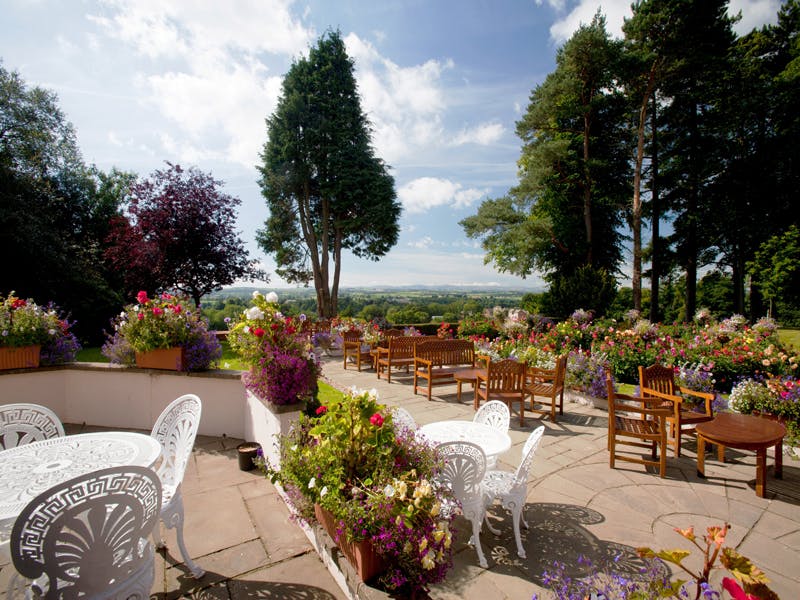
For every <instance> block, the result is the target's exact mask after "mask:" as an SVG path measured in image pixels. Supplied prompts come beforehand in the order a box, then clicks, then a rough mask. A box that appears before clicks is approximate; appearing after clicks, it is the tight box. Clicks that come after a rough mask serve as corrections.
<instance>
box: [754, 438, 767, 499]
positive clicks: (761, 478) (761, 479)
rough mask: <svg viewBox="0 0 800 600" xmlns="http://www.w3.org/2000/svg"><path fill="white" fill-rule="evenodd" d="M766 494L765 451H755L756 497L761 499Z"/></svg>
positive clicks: (762, 449)
mask: <svg viewBox="0 0 800 600" xmlns="http://www.w3.org/2000/svg"><path fill="white" fill-rule="evenodd" d="M766 493H767V449H766V448H761V449H760V450H756V496H758V497H759V498H763V497H764V496H765V495H766Z"/></svg>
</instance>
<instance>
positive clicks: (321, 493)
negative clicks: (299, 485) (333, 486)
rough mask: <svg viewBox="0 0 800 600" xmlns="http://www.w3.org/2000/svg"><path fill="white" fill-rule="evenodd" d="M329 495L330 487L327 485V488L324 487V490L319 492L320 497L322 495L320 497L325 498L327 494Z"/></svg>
mask: <svg viewBox="0 0 800 600" xmlns="http://www.w3.org/2000/svg"><path fill="white" fill-rule="evenodd" d="M327 493H328V486H327V485H326V486H324V487H323V488H322V489H321V490H320V491H319V495H320V496H324V495H325V494H327Z"/></svg>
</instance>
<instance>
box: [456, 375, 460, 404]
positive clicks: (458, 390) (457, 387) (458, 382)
mask: <svg viewBox="0 0 800 600" xmlns="http://www.w3.org/2000/svg"><path fill="white" fill-rule="evenodd" d="M456 398H458V401H459V403H460V402H461V381H460V380H459V381H456Z"/></svg>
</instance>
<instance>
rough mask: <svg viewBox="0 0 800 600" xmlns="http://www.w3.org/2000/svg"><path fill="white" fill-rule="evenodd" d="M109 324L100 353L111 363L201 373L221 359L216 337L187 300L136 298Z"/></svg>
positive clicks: (140, 295) (141, 294)
mask: <svg viewBox="0 0 800 600" xmlns="http://www.w3.org/2000/svg"><path fill="white" fill-rule="evenodd" d="M136 300H137V303H136V304H130V305H128V306H126V307H125V308H124V309H123V311H122V312H121V313H120V314H119V315H118V316H117V317H116V318H115V319H114V320H113V321H112V325H113V328H114V332H113V334H110V335H109V336H108V339H107V340H106V343H105V344H104V345H103V348H102V352H103V354H104V355H105V356H106V357H108V358H109V359H110V360H111V362H112V363H117V364H127V365H131V366H133V365H135V366H138V367H141V368H153V369H167V370H174V371H202V370H205V369H208V368H209V367H210V366H211V364H212V363H214V362H215V361H217V360H219V359H220V358H221V356H222V346H221V345H220V343H219V340H217V336H216V335H215V334H214V333H213V332H211V331H209V330H208V323H207V322H206V320H205V319H203V318H202V317H201V316H200V311H199V310H191V308H190V305H189V301H188V298H186V297H183V296H176V295H173V294H169V293H166V292H165V293H163V294H161V295H159V296H156V297H155V298H150V297H149V296H148V295H147V292H145V291H141V292H139V293H138V294H137V295H136Z"/></svg>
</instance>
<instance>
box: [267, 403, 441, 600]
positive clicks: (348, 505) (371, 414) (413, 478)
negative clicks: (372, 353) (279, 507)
mask: <svg viewBox="0 0 800 600" xmlns="http://www.w3.org/2000/svg"><path fill="white" fill-rule="evenodd" d="M262 466H263V468H264V470H265V472H266V473H267V475H268V476H269V477H270V478H271V479H272V481H273V482H279V483H280V484H281V485H282V486H283V487H284V489H285V490H286V491H287V493H288V495H289V497H290V498H292V499H293V501H294V502H295V506H296V508H298V510H299V511H300V514H301V515H302V516H304V517H305V518H307V519H310V518H311V515H312V514H313V505H314V504H319V505H320V506H322V507H323V508H325V509H327V510H328V511H330V512H331V513H332V515H333V516H334V518H335V520H336V522H337V523H338V528H337V537H339V538H341V537H344V538H345V539H347V540H350V541H358V540H364V539H370V540H371V541H372V543H373V545H374V547H375V548H376V550H377V551H378V552H379V553H381V554H383V555H385V556H386V557H387V559H388V561H387V562H388V563H389V565H390V567H389V571H388V572H387V573H386V574H385V575H384V576H383V578H382V581H383V582H384V583H385V584H386V585H387V586H388V587H389V588H390V589H394V590H398V591H401V592H402V591H405V592H411V593H413V592H415V591H419V590H425V589H427V587H428V586H429V585H430V584H432V583H436V582H438V581H441V580H442V579H443V578H444V576H445V574H446V573H447V571H448V570H449V568H450V567H451V566H452V549H451V541H452V536H451V532H450V522H451V521H452V519H453V517H454V514H452V515H449V516H445V513H444V512H443V511H442V503H443V502H446V501H451V502H452V498H451V497H450V496H449V493H448V492H447V491H446V490H443V489H440V488H438V487H436V486H435V485H434V484H433V481H434V478H435V475H436V473H437V471H438V469H439V464H438V462H437V458H436V455H435V451H434V450H433V448H432V447H431V446H429V445H427V444H426V443H425V442H423V441H420V440H418V439H417V438H416V437H415V436H414V435H413V432H409V431H406V430H396V429H395V428H394V427H393V423H392V416H391V412H390V411H388V410H387V409H386V407H385V406H383V405H381V404H379V403H378V399H377V395H376V393H375V391H374V390H373V391H371V392H364V391H359V390H356V389H353V390H351V391H350V392H348V393H346V394H344V395H343V396H341V397H338V398H331V399H330V400H329V401H328V402H327V403H326V404H325V405H323V406H320V408H319V409H318V410H317V416H316V417H307V416H305V415H302V416H301V417H300V420H299V423H298V424H297V425H296V426H295V427H294V428H293V429H292V430H291V431H290V433H289V434H288V436H285V437H283V438H282V439H281V464H280V470H277V469H276V468H275V466H274V465H269V464H263V463H262Z"/></svg>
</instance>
